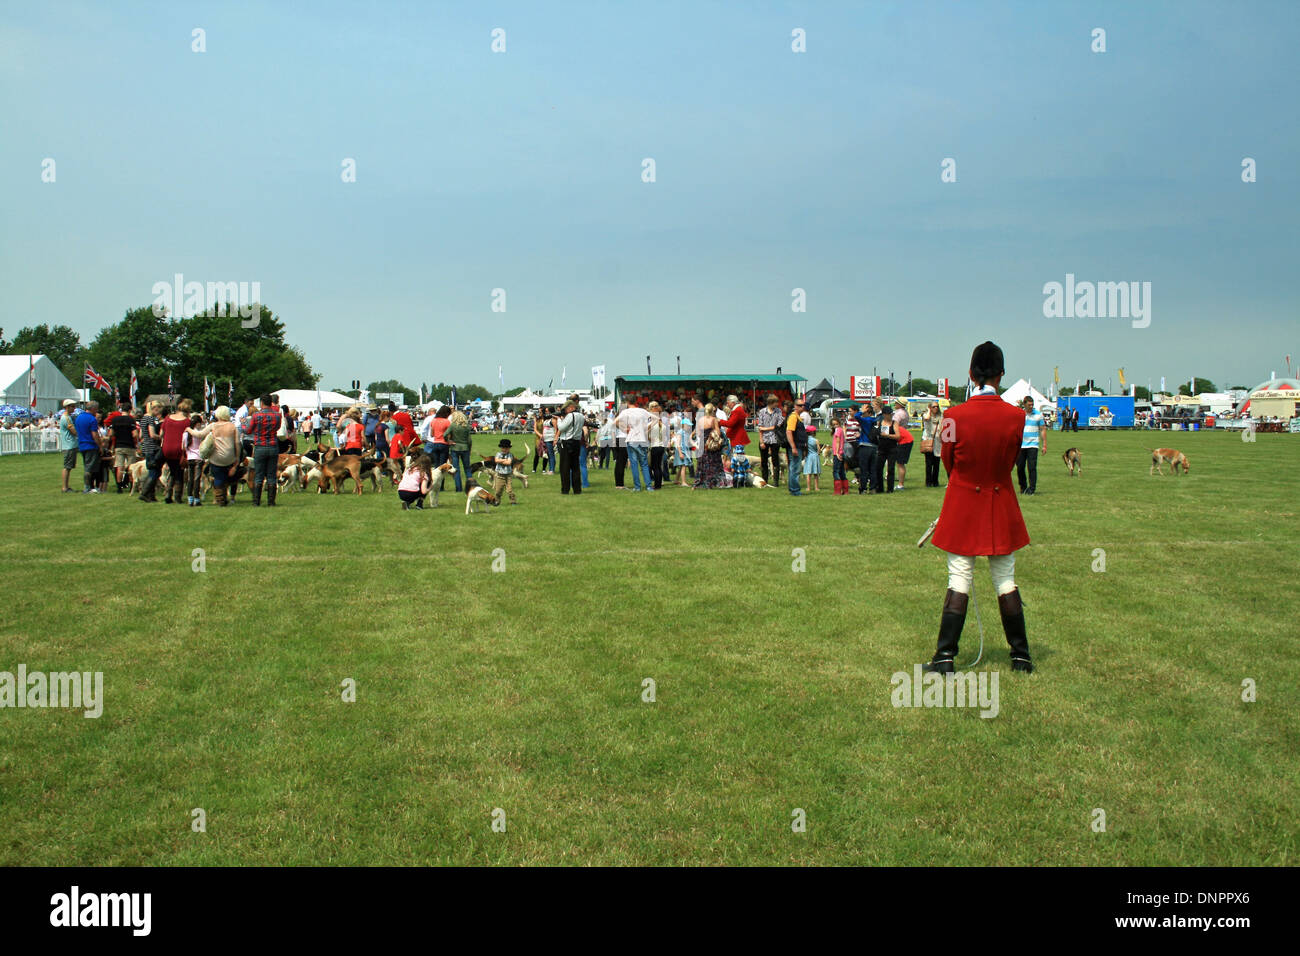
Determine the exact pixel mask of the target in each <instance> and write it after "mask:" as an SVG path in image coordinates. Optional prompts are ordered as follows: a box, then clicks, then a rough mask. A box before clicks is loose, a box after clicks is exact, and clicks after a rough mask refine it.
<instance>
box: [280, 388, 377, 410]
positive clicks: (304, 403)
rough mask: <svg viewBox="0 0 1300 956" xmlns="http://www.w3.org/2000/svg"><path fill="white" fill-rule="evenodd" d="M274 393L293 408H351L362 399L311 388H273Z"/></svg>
mask: <svg viewBox="0 0 1300 956" xmlns="http://www.w3.org/2000/svg"><path fill="white" fill-rule="evenodd" d="M271 394H272V395H279V396H280V404H281V405H287V406H289V407H290V408H292V409H295V410H297V409H306V410H307V411H314V410H315V409H317V408H351V407H352V406H353V405H356V404H359V402H360V400H359V399H356V398H348V397H347V396H346V395H340V394H339V393H338V392H327V391H317V390H316V389H309V388H273V389H271Z"/></svg>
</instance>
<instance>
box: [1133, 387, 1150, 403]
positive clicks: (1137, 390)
mask: <svg viewBox="0 0 1300 956" xmlns="http://www.w3.org/2000/svg"><path fill="white" fill-rule="evenodd" d="M1133 394H1134V395H1135V396H1137V399H1138V401H1140V402H1149V401H1151V389H1149V388H1146V387H1145V386H1142V385H1136V386H1134V388H1133Z"/></svg>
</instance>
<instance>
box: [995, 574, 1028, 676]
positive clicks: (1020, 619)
mask: <svg viewBox="0 0 1300 956" xmlns="http://www.w3.org/2000/svg"><path fill="white" fill-rule="evenodd" d="M998 611H999V612H1000V613H1001V615H1002V630H1003V631H1004V632H1005V633H1006V635H1007V644H1009V645H1010V647H1011V669H1012V670H1013V671H1024V672H1025V673H1032V672H1033V670H1034V664H1033V661H1032V660H1030V657H1029V636H1028V635H1027V634H1026V633H1025V606H1024V603H1023V602H1022V601H1021V600H1020V589H1019V588H1017V589H1016V590H1014V591H1011V592H1008V593H1007V594H999V595H998Z"/></svg>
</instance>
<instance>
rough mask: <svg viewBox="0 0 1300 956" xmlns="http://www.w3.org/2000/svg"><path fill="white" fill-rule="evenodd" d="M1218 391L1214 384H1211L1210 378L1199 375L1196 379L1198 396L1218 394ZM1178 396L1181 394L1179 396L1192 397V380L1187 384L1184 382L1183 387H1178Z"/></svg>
mask: <svg viewBox="0 0 1300 956" xmlns="http://www.w3.org/2000/svg"><path fill="white" fill-rule="evenodd" d="M1217 391H1218V389H1217V388H1215V387H1214V383H1213V382H1211V381H1210V380H1209V379H1208V378H1205V377H1204V376H1202V375H1198V376H1197V377H1196V394H1197V395H1199V394H1201V392H1217ZM1178 394H1179V395H1191V394H1192V383H1191V381H1190V380H1188V381H1186V382H1183V384H1181V385H1179V386H1178Z"/></svg>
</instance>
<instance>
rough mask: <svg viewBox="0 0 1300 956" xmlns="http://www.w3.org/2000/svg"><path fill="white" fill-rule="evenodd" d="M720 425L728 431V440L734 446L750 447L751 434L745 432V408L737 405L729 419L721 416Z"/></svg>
mask: <svg viewBox="0 0 1300 956" xmlns="http://www.w3.org/2000/svg"><path fill="white" fill-rule="evenodd" d="M718 421H719V423H720V424H721V425H722V427H723V428H725V429H726V430H727V440H728V441H730V442H731V443H732V444H733V445H748V444H749V433H748V432H746V431H745V406H744V405H737V406H736V407H735V408H733V409H732V410H731V416H730V417H729V418H722V417H721V416H719V418H718Z"/></svg>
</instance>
